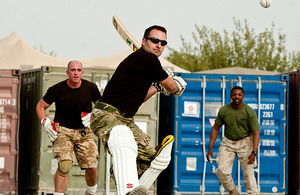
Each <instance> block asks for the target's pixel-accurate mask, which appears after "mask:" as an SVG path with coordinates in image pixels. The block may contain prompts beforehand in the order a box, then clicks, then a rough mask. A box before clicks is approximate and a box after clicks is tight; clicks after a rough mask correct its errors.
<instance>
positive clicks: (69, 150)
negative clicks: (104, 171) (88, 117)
mask: <svg viewBox="0 0 300 195" xmlns="http://www.w3.org/2000/svg"><path fill="white" fill-rule="evenodd" d="M56 129H57V138H56V140H55V141H54V143H53V154H54V157H55V158H56V159H57V161H58V163H59V162H60V161H63V160H70V161H73V152H74V153H75V156H76V159H77V162H78V164H79V166H80V168H82V169H85V168H97V166H98V158H99V153H98V146H97V141H96V140H95V139H94V135H93V133H92V131H91V129H90V128H82V129H69V128H66V127H63V126H56Z"/></svg>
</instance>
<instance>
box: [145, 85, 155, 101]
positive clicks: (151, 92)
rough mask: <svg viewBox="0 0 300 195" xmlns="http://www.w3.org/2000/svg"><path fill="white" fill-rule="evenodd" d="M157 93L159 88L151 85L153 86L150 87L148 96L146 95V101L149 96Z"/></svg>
mask: <svg viewBox="0 0 300 195" xmlns="http://www.w3.org/2000/svg"><path fill="white" fill-rule="evenodd" d="M156 93H157V89H156V88H155V87H154V86H152V85H151V87H150V88H149V89H148V93H147V96H146V98H145V100H144V102H146V101H147V100H148V99H149V98H151V97H152V96H153V95H154V94H156Z"/></svg>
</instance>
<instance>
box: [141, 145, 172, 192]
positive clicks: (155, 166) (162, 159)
mask: <svg viewBox="0 0 300 195" xmlns="http://www.w3.org/2000/svg"><path fill="white" fill-rule="evenodd" d="M173 142H174V140H173V141H172V142H170V143H168V144H167V145H166V146H165V147H164V148H163V149H162V150H161V151H160V153H159V154H158V156H156V157H155V159H154V160H153V161H152V162H151V165H150V167H149V168H148V169H147V170H146V171H145V172H144V174H143V175H142V176H141V178H140V180H139V182H140V185H141V186H145V187H146V189H149V188H150V187H151V185H152V184H153V182H154V181H155V180H156V178H157V177H158V175H159V174H160V173H161V172H162V171H163V170H165V169H166V168H167V167H168V165H169V163H170V161H171V152H172V146H173Z"/></svg>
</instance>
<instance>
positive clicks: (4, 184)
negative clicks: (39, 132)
mask: <svg viewBox="0 0 300 195" xmlns="http://www.w3.org/2000/svg"><path fill="white" fill-rule="evenodd" d="M20 78H21V77H20V71H18V70H0V131H1V133H0V192H1V194H2V193H4V194H11V193H12V194H14V193H16V190H17V178H18V177H17V175H18V174H17V171H18V170H17V167H18V132H19V115H20V111H19V106H20V105H19V99H20Z"/></svg>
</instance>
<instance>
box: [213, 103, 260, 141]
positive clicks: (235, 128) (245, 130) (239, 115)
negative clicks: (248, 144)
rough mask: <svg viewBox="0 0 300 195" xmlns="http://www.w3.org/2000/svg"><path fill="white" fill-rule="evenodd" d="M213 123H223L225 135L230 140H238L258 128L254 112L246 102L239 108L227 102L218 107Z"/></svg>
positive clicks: (220, 124)
mask: <svg viewBox="0 0 300 195" xmlns="http://www.w3.org/2000/svg"><path fill="white" fill-rule="evenodd" d="M215 124H216V125H218V126H219V127H221V126H222V125H223V124H225V136H226V137H227V138H228V139H231V140H235V141H236V140H240V139H242V138H244V137H247V136H249V135H250V134H251V133H252V131H256V130H259V129H260V126H259V123H258V120H257V116H256V112H255V111H254V110H253V109H252V108H251V107H250V106H248V105H247V104H244V105H243V107H242V108H241V109H239V110H236V109H234V108H232V106H231V104H227V105H225V106H223V107H222V108H220V110H219V112H218V116H217V119H216V121H215Z"/></svg>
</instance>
